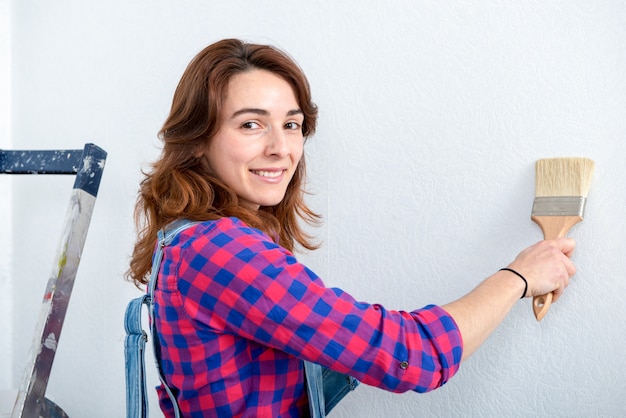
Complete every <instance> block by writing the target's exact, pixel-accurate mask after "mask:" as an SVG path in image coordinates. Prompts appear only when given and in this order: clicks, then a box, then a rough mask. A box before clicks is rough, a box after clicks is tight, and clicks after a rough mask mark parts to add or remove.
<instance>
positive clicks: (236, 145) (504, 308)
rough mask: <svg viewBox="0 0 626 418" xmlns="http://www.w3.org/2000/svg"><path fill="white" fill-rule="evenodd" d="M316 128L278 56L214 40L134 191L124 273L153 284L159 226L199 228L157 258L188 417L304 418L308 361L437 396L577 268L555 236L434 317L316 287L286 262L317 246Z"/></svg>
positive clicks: (165, 327) (168, 369)
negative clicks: (513, 316) (310, 153)
mask: <svg viewBox="0 0 626 418" xmlns="http://www.w3.org/2000/svg"><path fill="white" fill-rule="evenodd" d="M316 118H317V108H316V106H315V105H314V104H313V103H312V102H311V94H310V90H309V85H308V82H307V80H306V78H305V76H304V74H303V73H302V71H301V70H300V68H299V67H298V66H297V64H296V63H295V62H294V61H293V60H292V59H291V58H289V57H288V56H287V55H286V54H285V53H283V52H281V51H279V50H277V49H275V48H273V47H271V46H267V45H254V44H247V43H243V42H241V41H239V40H234V39H228V40H223V41H220V42H217V43H215V44H213V45H210V46H208V47H207V48H205V49H204V50H203V51H201V52H200V53H199V54H198V55H197V56H196V57H195V58H194V59H193V60H192V62H191V63H190V64H189V66H188V67H187V69H186V71H185V73H184V74H183V76H182V79H181V81H180V83H179V85H178V88H177V90H176V92H175V94H174V99H173V104H172V109H171V112H170V115H169V117H168V119H167V120H166V122H165V124H164V126H163V128H162V130H161V131H160V137H161V138H162V140H163V142H164V147H163V150H162V154H161V156H160V158H159V159H158V160H157V161H156V162H155V163H154V164H153V166H152V169H151V171H149V172H148V173H146V175H145V179H144V180H143V181H142V183H141V188H140V195H139V199H138V204H137V209H136V210H137V212H136V216H137V222H138V229H139V237H138V241H137V243H136V246H135V249H134V253H133V257H132V260H131V265H130V270H129V277H130V278H131V279H132V280H133V281H134V282H135V284H137V285H138V286H139V285H144V284H146V283H147V282H148V278H149V275H150V272H151V268H152V257H153V253H154V251H155V246H156V243H157V232H158V231H159V230H161V229H162V228H166V227H167V226H168V225H170V224H171V223H172V222H174V221H178V220H181V219H186V220H191V221H196V223H193V224H191V225H190V226H188V227H187V228H186V229H184V230H182V232H180V233H178V234H177V235H176V236H175V237H174V238H173V240H172V242H171V243H169V245H167V246H166V247H164V248H163V261H162V263H161V264H160V268H159V272H158V281H157V287H156V291H155V300H154V302H155V324H156V328H157V330H158V336H159V342H160V345H161V363H162V368H163V371H164V375H165V378H166V381H167V385H168V386H169V388H170V389H171V391H172V392H173V393H174V395H175V397H176V401H177V403H178V405H179V407H180V409H181V412H182V414H183V416H220V417H224V416H250V417H261V416H264V417H278V416H281V417H284V416H293V417H296V416H307V415H308V414H309V397H308V396H307V388H306V381H305V373H304V366H303V364H305V363H303V360H304V361H307V362H313V363H317V364H320V365H322V366H324V367H326V368H329V369H332V370H334V371H337V372H340V373H344V374H347V375H350V376H352V377H354V378H356V379H358V380H359V381H361V382H363V383H365V384H368V385H372V386H376V387H379V388H382V389H385V390H389V391H394V392H404V391H408V390H413V391H418V392H424V391H428V390H432V389H434V388H437V387H439V386H441V385H443V384H444V383H446V382H447V381H448V380H449V379H450V378H451V377H452V376H453V375H454V374H455V373H456V371H457V370H458V367H459V364H460V362H461V361H462V360H463V359H465V358H467V357H468V356H470V355H471V354H472V353H473V352H474V351H475V350H476V349H477V348H478V347H479V346H480V344H481V343H482V342H483V341H484V340H485V339H486V338H487V336H488V335H489V334H490V333H491V332H492V331H493V330H494V329H495V327H496V326H497V325H498V324H499V323H500V322H501V321H502V320H503V318H504V317H505V316H506V315H507V313H508V312H509V310H510V309H511V307H512V306H513V305H514V304H515V302H516V300H518V299H520V296H521V297H532V296H534V295H542V294H545V293H548V292H551V291H554V292H555V300H556V299H558V297H559V296H560V295H561V293H562V292H563V290H564V288H565V287H566V286H567V285H568V283H569V279H570V277H571V276H572V275H573V274H574V273H575V267H574V266H573V264H572V262H571V261H570V260H569V255H570V253H571V252H572V251H573V249H574V246H575V244H574V242H573V241H572V240H571V239H568V238H562V239H558V240H553V241H541V242H539V243H537V244H535V245H533V246H532V247H529V248H527V249H525V250H524V251H522V252H521V253H520V254H519V255H518V256H517V257H516V258H515V259H514V261H513V262H512V263H511V264H510V265H509V266H508V268H509V269H510V270H508V271H507V270H505V271H499V272H497V273H495V274H494V275H492V276H490V277H488V278H487V279H485V280H484V281H483V282H482V283H481V284H479V285H478V286H477V287H476V288H475V289H474V290H473V291H472V292H470V293H469V294H468V295H466V296H464V297H463V298H461V299H459V300H457V301H455V302H452V303H449V304H447V305H444V306H441V307H440V306H435V305H430V306H427V307H424V308H422V309H416V310H413V311H410V312H408V311H393V310H388V309H386V308H384V307H382V306H380V305H376V304H367V303H362V302H357V301H356V300H355V299H354V298H353V297H352V296H350V295H348V294H347V293H345V292H343V291H342V290H340V289H336V288H332V289H331V288H327V287H325V286H324V283H323V282H322V280H321V279H320V278H319V277H317V276H316V275H315V273H313V272H312V271H311V270H309V269H308V268H307V267H306V266H304V265H302V264H300V263H299V262H298V261H297V259H296V258H295V257H294V255H293V251H294V249H295V247H296V246H297V245H300V246H302V247H304V248H307V249H314V248H315V245H314V244H313V243H312V242H311V237H309V236H308V235H307V234H306V233H305V232H304V231H303V229H302V227H301V224H300V222H301V221H306V222H309V223H316V222H317V221H318V220H319V217H318V215H316V214H315V213H314V212H313V211H312V210H311V209H310V208H309V207H307V205H306V203H305V201H304V199H303V195H304V190H303V187H304V177H305V161H304V155H303V147H304V143H305V142H306V139H307V138H309V137H310V136H311V135H313V133H314V132H315V127H316ZM515 272H517V273H519V275H517V274H515ZM158 391H159V395H160V402H161V408H162V409H163V411H164V412H165V414H166V415H167V416H171V414H172V412H171V408H172V404H171V402H170V400H169V399H168V397H167V395H165V392H164V387H163V386H161V387H160V388H158Z"/></svg>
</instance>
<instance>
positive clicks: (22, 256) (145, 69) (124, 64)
mask: <svg viewBox="0 0 626 418" xmlns="http://www.w3.org/2000/svg"><path fill="white" fill-rule="evenodd" d="M2 3H3V4H8V3H10V4H11V8H12V9H9V12H3V13H5V16H3V19H6V13H9V21H10V22H11V31H10V36H11V41H10V50H11V51H12V52H11V56H10V58H11V63H12V64H11V68H12V72H11V73H0V75H2V77H3V78H4V79H3V80H0V82H2V83H7V82H8V80H7V78H10V86H11V92H12V93H11V106H10V109H11V112H12V116H11V115H6V114H3V115H0V120H1V121H2V123H0V126H8V125H7V124H9V122H10V126H11V129H10V132H11V140H10V141H7V140H6V139H4V138H3V139H2V140H0V145H1V146H5V147H6V146H7V144H10V146H11V147H13V148H81V147H82V144H83V143H85V142H94V143H96V144H98V145H99V146H101V147H102V148H104V149H105V150H107V151H108V153H109V156H108V162H107V166H106V169H105V172H104V177H103V181H102V185H101V189H100V194H99V197H98V202H97V203H96V208H95V212H94V215H93V218H92V225H91V228H90V232H89V235H88V238H87V243H86V246H85V251H84V253H83V259H82V262H81V267H80V269H79V272H78V278H77V282H76V285H75V287H74V293H73V296H72V301H71V304H70V307H69V310H68V314H67V317H66V321H65V328H64V330H63V334H62V336H61V339H60V341H59V348H58V352H57V356H56V361H55V365H54V367H53V371H52V376H51V379H50V383H49V386H48V393H49V394H50V395H51V396H52V397H53V398H54V399H55V400H56V401H57V402H58V403H59V404H60V405H61V406H62V407H63V408H64V409H65V410H66V412H67V413H68V414H69V415H70V416H75V417H93V418H99V417H102V418H104V417H118V416H123V415H124V402H125V398H124V387H123V385H124V360H123V340H124V329H123V324H122V320H123V314H124V309H125V307H126V304H127V302H128V301H129V300H130V299H131V298H133V297H135V296H137V295H139V291H138V290H136V289H135V288H134V287H133V286H132V285H131V284H129V283H127V282H125V281H124V280H123V278H122V275H123V273H124V271H125V269H126V266H127V262H128V257H129V254H130V252H131V248H132V243H133V238H134V227H133V219H132V211H133V204H134V198H135V193H136V190H137V185H138V182H139V179H140V169H141V168H144V167H146V165H147V164H148V163H149V162H150V161H152V160H153V159H154V158H155V157H156V156H157V154H158V147H159V141H158V140H157V139H156V132H157V131H158V130H159V128H160V126H161V124H162V122H163V121H164V119H165V117H166V115H167V113H168V110H169V106H170V102H171V97H172V94H173V91H174V89H175V87H176V84H177V82H178V80H179V78H180V76H181V74H182V72H183V70H184V68H185V66H186V65H187V63H188V62H189V60H190V59H191V58H192V57H193V56H194V55H195V54H196V53H197V52H198V51H199V50H200V49H201V48H203V47H204V46H206V45H207V44H209V43H211V42H213V41H216V40H218V39H220V38H224V37H241V38H244V39H247V40H253V41H257V42H267V43H273V44H276V45H278V46H280V47H282V48H284V49H286V50H287V51H288V52H289V53H290V54H291V55H292V56H294V57H295V59H296V60H297V61H298V62H299V63H300V64H301V66H302V67H303V68H304V70H305V72H306V73H307V75H308V76H309V81H310V82H311V85H312V89H313V95H314V100H315V101H316V103H317V104H318V105H319V107H320V120H319V129H318V133H317V134H316V136H315V137H313V138H312V140H311V141H310V142H309V143H308V145H307V147H308V148H307V158H308V161H307V162H308V165H309V167H310V172H309V174H310V176H309V177H310V179H309V180H310V190H311V191H312V192H313V193H314V194H313V195H312V196H311V198H310V202H311V205H312V206H313V207H314V208H315V210H317V211H318V212H320V213H321V214H322V215H323V216H324V219H325V223H324V226H323V227H321V228H319V229H318V230H316V233H317V234H318V236H319V237H320V239H321V240H323V243H324V245H323V247H322V248H321V249H320V250H319V251H316V252H313V253H307V254H303V255H301V256H300V258H301V260H303V261H305V262H306V263H307V265H308V266H310V267H311V268H312V269H313V270H315V271H316V272H317V273H318V274H320V275H321V276H322V277H323V278H324V280H325V281H326V283H327V284H328V285H331V286H337V287H341V288H343V289H345V290H346V291H348V292H350V293H352V294H353V295H354V296H355V297H356V298H357V299H360V300H367V301H368V302H377V303H381V304H383V305H385V306H386V307H388V308H392V309H405V310H410V309H414V308H419V307H422V306H424V305H426V304H429V303H438V304H443V303H446V302H449V301H451V300H453V299H455V298H457V297H459V296H461V295H463V294H464V293H465V292H467V291H469V290H470V289H471V288H472V287H473V286H475V285H476V284H477V283H478V282H479V281H480V280H481V279H483V278H484V277H486V276H488V275H490V274H491V273H493V272H494V271H496V270H497V269H499V268H501V267H503V266H505V265H506V264H508V263H509V262H510V261H511V260H512V259H513V257H515V255H516V254H517V253H518V252H519V251H520V250H521V249H523V248H524V247H526V246H527V245H530V244H532V243H533V242H535V241H537V240H539V239H540V238H541V232H540V230H539V228H538V227H537V226H536V225H535V224H534V223H532V221H531V220H530V212H531V208H532V200H533V197H534V162H535V160H537V159H539V158H546V157H556V156H585V157H589V158H593V159H594V160H595V161H596V164H597V169H596V176H595V180H594V183H593V186H592V189H591V192H590V195H589V203H588V206H587V212H586V218H585V220H584V222H583V223H582V224H580V225H577V226H576V227H574V229H573V230H572V232H571V234H570V235H571V236H573V237H574V238H576V239H577V241H578V248H577V250H576V253H575V255H574V260H575V263H576V265H577V267H578V274H577V275H576V276H575V279H574V280H573V281H572V284H571V286H570V288H569V291H568V292H567V293H566V294H565V295H564V296H563V297H562V299H561V300H560V301H559V302H558V303H557V304H555V305H554V306H553V307H552V309H551V310H550V312H549V313H548V316H547V317H546V318H545V319H544V320H543V321H542V322H541V323H537V322H536V321H535V319H534V317H533V315H532V310H531V306H530V301H529V300H524V301H520V302H519V303H518V304H517V305H516V306H515V307H514V309H513V311H512V312H511V314H510V315H509V317H508V318H507V319H506V320H505V321H504V322H503V323H502V325H501V326H500V327H499V328H498V330H497V331H496V332H495V333H494V334H493V335H492V337H491V338H490V339H489V340H488V341H487V342H486V343H485V345H484V346H483V347H482V348H481V349H480V351H479V352H477V353H476V354H475V355H474V356H473V357H472V358H471V359H469V360H468V361H467V362H466V363H465V364H463V365H462V367H461V370H460V372H459V374H458V375H457V376H456V377H455V378H454V379H453V380H452V381H450V382H449V383H448V384H447V385H446V386H445V387H443V388H441V389H439V390H437V391H434V392H431V393H429V394H423V395H420V394H415V393H407V394H402V395H397V394H391V393H385V392H383V391H380V390H376V389H373V388H369V387H361V388H360V389H359V390H358V391H357V392H356V393H354V394H351V395H350V396H349V397H348V398H346V400H345V401H344V402H343V403H342V404H341V405H340V406H339V407H338V408H337V410H336V412H334V413H333V415H332V416H335V417H346V418H347V417H414V416H433V417H503V416H511V417H537V416H551V417H552V416H567V417H589V416H605V417H613V416H615V417H617V416H624V415H626V398H625V397H624V395H625V394H626V379H625V378H624V371H625V370H626V356H624V348H623V344H624V341H626V304H624V303H623V298H624V295H625V294H626V280H624V278H623V272H624V271H626V257H625V254H626V244H625V241H624V239H623V237H624V233H625V232H626V222H625V221H624V213H625V212H624V208H625V207H626V176H625V175H624V168H623V167H624V157H626V152H625V151H624V145H623V144H624V140H625V139H626V117H625V111H626V77H624V74H625V73H626V3H625V2H624V1H610V0H597V1H593V2H589V1H584V0H573V1H572V0H568V1H551V2H545V1H540V0H525V1H497V0H486V1H466V2H442V1H435V0H431V1H425V0H417V1H415V0H390V1H384V2H381V1H376V0H361V1H356V0H355V1H347V2H338V1H334V0H320V1H290V2H285V1H279V0H273V1H270V0H260V1H245V0H231V1H227V2H225V1H205V0H202V1H186V2H174V1H167V0H152V1H132V2H128V1H120V0H111V1H105V2H103V1H93V0H88V1H81V2H76V1H57V2H47V1H41V0H21V1H13V2H7V1H6V0H5V1H4V2H2ZM2 10H4V9H2ZM0 33H2V34H3V36H4V35H6V32H0ZM11 74H12V76H11ZM2 100H5V98H4V97H3V98H2ZM8 118H9V119H10V120H7V119H8ZM5 132H6V130H5ZM6 182H7V180H6V179H5V178H3V177H0V190H10V189H8V188H7V187H8V186H6V184H7V183H6ZM71 184H72V181H71V179H59V178H56V179H48V178H43V177H41V176H39V177H28V178H16V179H14V180H13V181H12V194H11V195H10V196H9V197H8V199H7V198H6V197H2V204H3V205H4V209H0V210H3V212H1V213H0V215H2V214H6V213H8V212H10V210H12V212H13V215H12V218H11V217H8V216H7V217H5V216H0V229H10V230H11V231H12V238H11V244H12V245H11V246H10V249H4V248H3V249H2V257H3V261H2V264H0V272H1V273H2V274H3V276H2V278H1V279H2V281H3V282H0V284H1V285H3V286H5V285H6V284H5V283H4V282H6V281H8V280H9V279H7V278H8V277H9V273H10V280H11V285H10V287H9V288H10V289H11V291H12V292H13V293H12V294H11V295H8V296H7V295H2V296H0V297H1V298H2V299H1V300H2V301H3V305H2V306H3V307H4V306H7V305H5V304H4V302H6V301H12V303H13V309H12V311H11V312H10V313H11V315H9V319H10V323H8V324H7V321H6V319H5V322H3V324H2V329H3V330H5V329H7V330H9V332H7V333H6V335H3V336H2V341H3V342H2V344H0V350H4V351H6V352H0V356H1V357H2V358H3V360H0V362H1V361H4V362H5V363H0V365H3V364H6V362H7V360H6V359H7V358H9V359H10V360H9V362H8V364H10V365H11V366H12V367H6V368H5V367H1V368H0V385H4V386H5V387H0V389H4V388H6V386H9V385H13V387H17V386H18V385H19V382H20V380H21V374H22V369H23V365H24V362H25V360H26V353H27V351H28V348H29V346H30V342H31V338H32V335H31V334H32V329H33V328H34V321H35V318H36V316H37V315H36V312H38V309H39V304H40V300H41V297H42V294H43V291H44V288H45V283H46V280H47V277H48V275H49V272H50V268H51V264H52V260H53V256H54V254H55V250H56V245H57V240H58V236H59V233H60V228H61V227H62V223H63V217H64V213H65V209H66V206H67V201H68V199H69V190H70V188H71ZM3 196H4V195H3ZM8 201H10V202H11V204H10V205H8V204H6V202H8ZM9 236H10V235H9ZM5 244H6V243H5ZM10 252H12V255H11V256H10V261H8V262H7V261H6V260H9V258H8V257H7V254H10ZM5 272H6V273H5ZM0 309H1V308H0ZM7 338H8V341H10V344H6V343H5V342H6V341H7ZM148 364H149V365H151V361H148ZM152 381H153V385H152V386H154V385H155V384H156V379H155V377H154V374H152ZM152 407H153V416H159V414H158V413H156V412H155V410H156V404H155V403H154V402H153V403H152Z"/></svg>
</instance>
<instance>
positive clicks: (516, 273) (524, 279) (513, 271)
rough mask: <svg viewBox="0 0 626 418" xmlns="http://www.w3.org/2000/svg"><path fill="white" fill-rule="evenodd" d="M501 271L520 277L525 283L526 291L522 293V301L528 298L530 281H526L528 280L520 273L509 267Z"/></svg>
mask: <svg viewBox="0 0 626 418" xmlns="http://www.w3.org/2000/svg"><path fill="white" fill-rule="evenodd" d="M500 271H504V272H508V273H511V274H514V275H515V276H517V277H519V278H520V279H521V281H522V282H523V283H524V291H523V293H522V297H521V298H520V299H524V298H525V297H526V294H527V293H528V280H526V278H525V277H524V276H522V275H521V274H520V273H518V272H517V271H515V270H513V269H512V268H509V267H504V268H501V269H500Z"/></svg>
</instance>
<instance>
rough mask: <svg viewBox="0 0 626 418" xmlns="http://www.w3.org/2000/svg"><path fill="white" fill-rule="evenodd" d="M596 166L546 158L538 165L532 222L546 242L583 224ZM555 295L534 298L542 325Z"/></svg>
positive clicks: (582, 160) (583, 160)
mask: <svg viewBox="0 0 626 418" xmlns="http://www.w3.org/2000/svg"><path fill="white" fill-rule="evenodd" d="M594 166H595V163H594V162H593V160H590V159H589V158H574V157H572V158H547V159H542V160H538V161H537V164H536V167H535V168H536V178H535V201H534V203H533V212H532V215H531V217H530V218H531V219H532V220H533V221H534V222H535V223H536V224H537V225H539V227H540V228H541V231H542V232H543V237H544V238H545V239H554V238H558V237H564V236H565V234H567V232H568V231H569V229H570V228H571V227H572V226H574V225H576V224H577V223H578V222H580V221H582V220H583V215H584V211H585V204H586V203H587V194H588V193H589V188H590V187H591V180H592V178H593V171H594ZM552 297H553V294H552V292H551V293H548V294H545V295H542V296H535V297H533V312H534V313H535V318H537V321H541V320H542V319H543V317H544V316H545V315H546V313H548V310H549V309H550V305H551V304H552Z"/></svg>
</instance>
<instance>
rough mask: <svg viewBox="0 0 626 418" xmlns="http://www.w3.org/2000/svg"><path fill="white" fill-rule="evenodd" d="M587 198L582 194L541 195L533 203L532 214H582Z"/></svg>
mask: <svg viewBox="0 0 626 418" xmlns="http://www.w3.org/2000/svg"><path fill="white" fill-rule="evenodd" d="M586 203H587V198H586V197H582V196H540V197H536V198H535V202H534V203H533V213H532V216H580V217H581V218H582V216H583V214H584V212H585V204H586Z"/></svg>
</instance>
